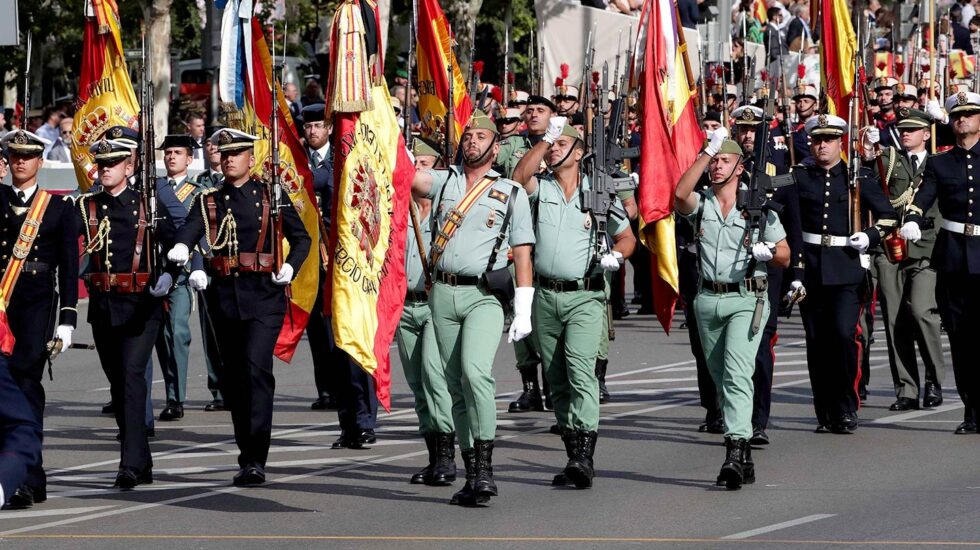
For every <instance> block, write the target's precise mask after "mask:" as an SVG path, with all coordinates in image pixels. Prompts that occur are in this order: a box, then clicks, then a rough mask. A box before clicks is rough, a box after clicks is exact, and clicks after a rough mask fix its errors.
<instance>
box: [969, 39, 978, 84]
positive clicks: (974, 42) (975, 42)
mask: <svg viewBox="0 0 980 550" xmlns="http://www.w3.org/2000/svg"><path fill="white" fill-rule="evenodd" d="M970 44H971V45H972V46H973V54H974V55H975V56H976V57H975V59H980V32H975V33H972V34H970ZM977 90H980V67H976V66H975V65H974V68H973V93H977Z"/></svg>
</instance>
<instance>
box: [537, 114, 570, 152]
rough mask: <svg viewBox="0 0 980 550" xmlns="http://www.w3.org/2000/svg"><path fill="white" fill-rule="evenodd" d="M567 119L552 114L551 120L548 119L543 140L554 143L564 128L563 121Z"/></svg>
mask: <svg viewBox="0 0 980 550" xmlns="http://www.w3.org/2000/svg"><path fill="white" fill-rule="evenodd" d="M567 120H568V119H567V118H565V117H563V116H553V117H551V120H549V121H548V129H547V130H546V131H545V133H544V138H543V141H547V142H548V143H550V144H551V145H554V144H555V140H556V139H558V138H559V136H561V131H562V130H564V129H565V122H566V121H567Z"/></svg>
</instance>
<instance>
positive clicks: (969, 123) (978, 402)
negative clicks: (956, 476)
mask: <svg viewBox="0 0 980 550" xmlns="http://www.w3.org/2000/svg"><path fill="white" fill-rule="evenodd" d="M946 111H947V112H948V113H949V118H950V123H951V125H952V130H953V134H954V135H955V137H956V146H955V147H953V148H952V149H951V150H949V151H947V152H945V153H942V154H939V155H933V156H931V157H927V158H926V167H925V171H924V172H923V174H922V183H921V184H920V185H919V187H918V189H917V191H916V193H915V198H914V199H913V200H912V204H911V205H910V206H909V208H908V214H907V215H906V218H905V219H906V221H905V225H903V226H902V230H901V235H902V237H904V238H906V239H908V240H910V241H912V242H916V241H919V240H921V239H922V238H923V228H924V227H925V226H926V225H927V223H926V220H927V217H928V212H930V209H931V208H932V206H933V204H934V203H937V202H938V205H939V213H940V215H941V216H942V221H941V222H940V228H941V230H940V231H939V234H938V235H937V236H936V244H935V247H934V248H933V252H932V262H931V266H932V267H933V269H935V270H936V272H937V273H936V302H937V303H938V304H939V315H940V317H941V318H942V320H943V326H944V327H945V328H946V334H947V335H948V336H949V348H950V354H951V356H952V359H953V375H954V377H955V379H956V390H957V391H958V392H959V394H960V399H962V400H963V405H964V406H965V410H964V412H963V422H962V423H961V424H960V425H959V426H957V428H956V431H955V433H957V434H967V433H977V420H978V419H980V416H978V413H980V374H978V372H977V368H976V366H977V351H976V342H977V334H980V323H978V320H980V315H978V314H977V311H980V225H976V224H975V223H974V222H976V221H977V220H980V198H978V197H977V190H978V188H977V186H976V185H975V184H974V180H975V179H976V180H980V162H977V159H978V158H980V145H978V142H980V94H975V93H972V92H959V93H957V94H956V95H954V96H951V97H950V98H948V99H947V100H946Z"/></svg>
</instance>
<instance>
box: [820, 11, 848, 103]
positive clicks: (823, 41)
mask: <svg viewBox="0 0 980 550" xmlns="http://www.w3.org/2000/svg"><path fill="white" fill-rule="evenodd" d="M820 14H821V26H822V28H821V29H820V73H821V75H820V76H821V80H822V84H823V89H824V90H825V91H826V94H827V112H829V113H830V114H832V115H838V116H841V115H843V116H845V117H846V116H847V115H846V113H847V104H848V102H849V101H850V99H851V94H852V93H853V90H854V59H855V56H857V37H856V36H855V35H854V27H853V26H852V25H851V12H850V11H849V10H848V9H847V2H846V0H820Z"/></svg>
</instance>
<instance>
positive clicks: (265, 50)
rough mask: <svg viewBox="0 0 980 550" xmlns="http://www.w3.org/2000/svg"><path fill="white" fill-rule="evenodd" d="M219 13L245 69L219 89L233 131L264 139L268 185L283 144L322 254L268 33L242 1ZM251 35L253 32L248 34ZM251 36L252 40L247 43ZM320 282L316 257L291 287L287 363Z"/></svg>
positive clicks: (225, 57) (297, 201)
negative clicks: (274, 158) (274, 159)
mask: <svg viewBox="0 0 980 550" xmlns="http://www.w3.org/2000/svg"><path fill="white" fill-rule="evenodd" d="M218 7H219V8H222V9H225V10H226V11H225V14H224V15H225V17H224V20H223V23H222V52H221V57H222V62H225V61H228V62H230V63H235V66H237V67H241V70H240V71H239V72H237V80H238V84H237V85H235V80H236V79H231V80H229V82H231V83H232V84H233V85H232V86H230V87H228V88H224V89H219V91H220V92H221V93H222V97H221V99H222V101H223V102H225V105H226V107H229V108H232V109H233V108H235V107H237V108H238V109H239V110H238V111H237V112H233V113H231V114H229V115H228V119H227V122H228V125H229V126H232V127H235V128H238V129H241V130H243V131H245V132H248V133H250V134H252V135H255V136H258V137H259V140H258V141H257V142H255V168H254V169H253V174H254V175H255V176H256V177H258V178H260V179H262V180H263V181H271V177H272V140H273V139H276V141H278V143H279V181H280V184H281V185H282V188H283V191H284V192H285V194H286V195H288V196H289V200H290V202H292V204H293V208H295V209H296V213H297V214H299V217H300V219H301V220H302V221H303V226H304V227H305V228H306V231H307V233H309V234H310V238H311V239H313V244H312V248H311V250H317V249H318V247H319V235H320V230H319V227H320V226H319V212H318V211H317V208H316V198H315V196H314V195H313V175H312V173H310V165H309V161H308V160H307V158H306V152H305V151H304V149H303V145H302V142H301V141H300V139H299V136H298V135H297V134H296V129H295V128H296V127H295V125H294V124H293V118H292V115H291V114H290V112H289V107H288V106H287V104H286V99H285V97H284V96H283V93H282V88H281V87H280V86H279V82H277V81H275V79H274V78H273V77H272V57H271V56H270V55H269V46H268V45H267V43H266V41H265V36H264V35H263V33H262V27H261V26H260V25H259V22H258V20H257V19H256V18H254V17H241V16H242V15H250V13H251V12H249V11H247V10H240V7H241V6H240V4H239V3H238V1H237V0H232V1H230V2H228V3H227V5H225V4H220V5H219V6H218ZM229 15H231V16H233V17H234V18H237V19H240V20H239V21H238V22H237V23H238V24H229V17H228V16H229ZM245 30H247V31H248V32H247V33H245V32H244V31H245ZM246 36H247V37H248V38H249V39H250V40H248V41H246V40H245V37H246ZM273 90H275V92H273ZM273 94H274V95H273ZM273 97H275V100H273ZM273 109H276V112H277V116H278V129H279V135H278V136H273V134H272V112H273ZM283 246H284V247H286V248H287V250H284V251H283V252H284V255H285V254H288V244H287V243H285V241H284V242H283ZM319 282H320V261H319V256H318V255H317V254H310V255H309V256H307V258H306V260H305V261H304V262H303V265H302V266H301V267H300V268H299V272H298V273H297V274H296V277H295V278H294V279H293V282H292V284H291V285H290V289H291V296H290V301H289V304H288V306H287V312H286V316H285V319H284V321H283V325H282V329H281V330H280V332H279V339H278V340H277V341H276V347H275V355H276V357H278V358H279V359H281V360H283V361H286V362H287V363H288V362H289V361H291V360H292V357H293V353H294V352H295V351H296V346H297V345H298V344H299V341H300V338H301V337H302V336H303V332H304V331H305V330H306V323H307V321H308V320H309V317H310V311H311V310H312V309H313V303H314V302H315V301H316V294H317V286H318V285H319Z"/></svg>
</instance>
